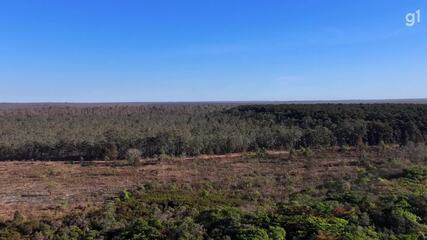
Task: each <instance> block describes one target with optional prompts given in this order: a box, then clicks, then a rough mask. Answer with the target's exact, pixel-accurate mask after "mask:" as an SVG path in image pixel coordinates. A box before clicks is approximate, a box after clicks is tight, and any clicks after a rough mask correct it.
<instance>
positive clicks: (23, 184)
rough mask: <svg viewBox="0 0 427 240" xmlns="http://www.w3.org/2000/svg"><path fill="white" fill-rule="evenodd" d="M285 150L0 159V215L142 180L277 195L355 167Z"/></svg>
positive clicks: (341, 159) (35, 210)
mask: <svg viewBox="0 0 427 240" xmlns="http://www.w3.org/2000/svg"><path fill="white" fill-rule="evenodd" d="M288 155H289V154H288V153H286V152H274V153H269V154H268V157H267V158H266V159H263V160H258V158H256V157H248V156H241V154H232V155H225V156H215V157H214V156H201V157H197V158H185V159H183V158H181V159H171V160H167V161H161V162H160V163H156V164H147V165H144V166H141V167H138V168H135V167H132V166H126V165H125V164H123V162H122V163H120V164H117V163H116V164H112V163H108V164H106V163H105V162H91V163H90V164H83V165H81V164H70V163H64V162H34V161H30V162H16V161H12V162H1V163H0V217H2V218H10V217H11V216H12V215H13V213H14V212H15V211H16V210H19V211H20V212H21V213H23V214H24V216H26V217H29V218H33V217H36V218H37V217H42V216H46V215H48V216H52V217H59V216H61V215H63V214H65V213H67V212H69V211H71V210H73V209H76V208H81V207H83V206H90V205H97V204H98V203H100V202H102V201H103V200H105V199H106V198H110V197H113V196H116V195H117V193H118V192H120V191H123V190H125V189H134V188H136V187H138V186H142V185H143V184H146V183H155V184H167V185H170V184H175V185H177V186H178V187H179V186H181V187H182V186H187V187H188V186H190V187H195V188H197V187H199V188H200V187H205V186H207V185H209V186H210V187H212V188H216V189H221V190H230V191H248V194H250V193H251V192H256V193H257V194H262V195H264V196H271V197H276V198H283V197H285V196H286V195H287V194H289V192H292V191H296V190H298V189H299V188H301V186H302V185H303V184H304V185H307V184H308V185H310V184H311V185H312V186H316V185H317V184H318V183H319V182H320V181H319V180H320V179H322V180H324V179H328V178H343V177H344V176H354V175H355V174H356V170H357V167H356V164H355V163H357V158H356V157H355V156H354V153H353V154H351V153H345V154H344V153H338V152H323V153H317V154H315V155H316V156H315V157H307V156H305V157H303V156H300V157H298V158H294V159H292V160H289V156H288ZM307 159H310V160H307ZM113 165H116V166H113ZM245 189H246V190H245Z"/></svg>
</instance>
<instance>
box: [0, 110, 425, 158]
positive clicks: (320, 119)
mask: <svg viewBox="0 0 427 240" xmlns="http://www.w3.org/2000/svg"><path fill="white" fill-rule="evenodd" d="M426 136H427V105H425V104H286V105H241V106H236V105H227V104H152V105H101V106H97V105H93V106H91V105H88V106H72V105H70V106H61V105H46V106H44V105H40V106H39V105H38V106H21V107H3V108H0V159H1V160H11V159H14V160H21V159H40V160H43V159H48V160H61V159H84V160H92V159H111V158H123V157H124V155H125V153H126V151H127V150H128V149H130V148H136V149H139V150H141V152H142V154H143V155H144V156H146V157H153V156H157V155H160V154H168V155H174V156H181V155H199V154H223V153H231V152H243V151H256V150H259V149H271V150H276V149H293V148H301V147H310V148H319V147H329V146H344V145H349V146H355V145H358V144H368V145H378V144H383V143H384V144H400V145H406V144H408V143H409V142H415V143H416V142H425V141H426ZM116 152H117V153H116Z"/></svg>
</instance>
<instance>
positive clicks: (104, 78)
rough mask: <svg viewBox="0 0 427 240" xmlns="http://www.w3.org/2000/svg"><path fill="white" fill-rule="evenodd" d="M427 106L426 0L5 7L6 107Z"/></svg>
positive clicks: (211, 0)
mask: <svg viewBox="0 0 427 240" xmlns="http://www.w3.org/2000/svg"><path fill="white" fill-rule="evenodd" d="M417 9H420V10H421V23H419V24H417V25H415V26H414V27H412V28H409V27H407V26H405V15H406V13H408V12H414V11H415V10H417ZM425 97H427V0H360V1H354V0H351V1H350V0H335V1H332V0H322V1H320V0H305V1H297V0H289V1H288V0H280V1H268V0H256V1H255V0H203V1H201V0H180V1H175V0H168V1H165V0H152V1H145V0H138V1H137V0H135V1H133V0H115V1H112V0H67V1H65V0H55V1H50V0H32V1H23V0H3V1H1V2H0V102H34V101H36V102H45V101H49V102H51V101H59V102H64V101H67V102H112V101H228V100H330V99H383V98H387V99H390V98H425Z"/></svg>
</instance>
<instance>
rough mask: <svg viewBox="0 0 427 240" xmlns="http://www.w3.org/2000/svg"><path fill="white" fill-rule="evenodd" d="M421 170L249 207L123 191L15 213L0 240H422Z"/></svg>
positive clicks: (424, 200)
mask: <svg viewBox="0 0 427 240" xmlns="http://www.w3.org/2000/svg"><path fill="white" fill-rule="evenodd" d="M426 170H427V169H426V168H425V167H423V166H409V167H408V168H406V169H403V170H401V171H400V174H394V175H393V176H390V175H389V176H380V175H379V173H378V172H379V171H377V170H375V169H373V170H371V171H367V172H361V173H360V177H359V179H357V180H355V182H353V183H352V186H351V189H350V190H346V191H338V190H336V189H338V188H332V187H330V188H328V189H327V190H326V192H322V193H321V194H320V193H319V192H318V193H311V194H308V193H298V194H295V195H293V196H291V197H290V198H289V199H287V200H286V201H284V202H281V203H279V202H277V203H275V204H272V206H269V208H262V207H259V209H258V210H252V211H248V210H242V209H240V208H235V207H232V206H231V205H228V206H227V204H226V201H221V200H220V199H221V197H220V196H217V197H212V196H205V195H203V194H193V195H191V194H186V193H182V196H180V195H179V193H177V192H168V193H162V192H159V191H153V192H148V191H144V192H139V193H138V192H135V193H130V192H127V191H125V192H123V194H121V195H120V196H119V197H117V198H116V199H112V200H110V201H108V202H107V203H106V204H105V205H104V207H102V209H98V210H91V211H86V212H81V213H75V214H74V215H71V216H68V217H65V218H63V219H62V220H60V221H58V220H43V221H27V222H26V221H25V220H24V218H23V217H22V216H21V215H20V214H19V213H17V214H15V217H14V218H13V220H10V221H6V222H2V223H0V239H147V240H149V239H180V240H198V239H200V240H202V239H212V240H214V239H218V240H223V239H236V240H284V239H343V240H365V239H407V240H418V239H425V236H427V188H426V183H427V174H426V172H427V171H426ZM361 179H363V181H362V180H361ZM337 184H339V183H338V182H337V183H336V185H337ZM191 196H193V198H194V199H192V198H191ZM232 198H233V197H230V203H236V202H238V200H236V199H232ZM235 198H238V197H235Z"/></svg>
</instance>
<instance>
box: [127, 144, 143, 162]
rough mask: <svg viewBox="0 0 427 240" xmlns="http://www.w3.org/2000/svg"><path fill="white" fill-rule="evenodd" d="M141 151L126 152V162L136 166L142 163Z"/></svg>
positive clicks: (133, 149) (132, 149)
mask: <svg viewBox="0 0 427 240" xmlns="http://www.w3.org/2000/svg"><path fill="white" fill-rule="evenodd" d="M141 155H142V153H141V151H140V150H138V149H135V148H131V149H128V150H127V151H126V160H127V161H128V163H129V164H130V165H133V166H136V165H138V164H139V163H140V162H141Z"/></svg>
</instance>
